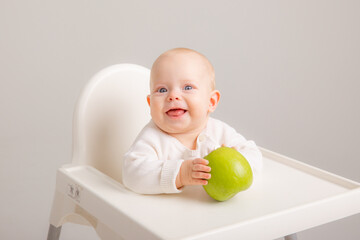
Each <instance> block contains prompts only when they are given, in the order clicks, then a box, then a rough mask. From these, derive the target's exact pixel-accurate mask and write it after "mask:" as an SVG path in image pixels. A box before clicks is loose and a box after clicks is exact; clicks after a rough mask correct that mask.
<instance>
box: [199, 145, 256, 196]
mask: <svg viewBox="0 0 360 240" xmlns="http://www.w3.org/2000/svg"><path fill="white" fill-rule="evenodd" d="M204 158H205V159H206V160H208V161H209V166H210V167H211V178H210V179H209V180H208V184H207V185H204V186H203V187H204V189H205V191H206V192H207V193H208V194H209V195H210V196H211V197H212V198H214V199H215V200H217V201H226V200H228V199H230V198H232V197H233V196H235V195H236V194H237V193H238V192H240V191H244V190H246V189H248V188H249V187H250V186H251V184H252V182H253V173H252V170H251V167H250V164H249V163H248V161H247V160H246V159H245V157H244V156H243V155H242V154H241V153H239V152H238V151H236V150H235V149H233V148H229V147H220V148H218V149H216V150H214V151H212V152H211V153H209V155H207V156H206V157H204Z"/></svg>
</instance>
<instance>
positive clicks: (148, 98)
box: [146, 95, 150, 106]
mask: <svg viewBox="0 0 360 240" xmlns="http://www.w3.org/2000/svg"><path fill="white" fill-rule="evenodd" d="M146 100H147V102H148V104H149V106H150V95H147V97H146Z"/></svg>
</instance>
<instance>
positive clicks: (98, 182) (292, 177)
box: [57, 149, 360, 239]
mask: <svg viewBox="0 0 360 240" xmlns="http://www.w3.org/2000/svg"><path fill="white" fill-rule="evenodd" d="M262 152H263V155H264V172H263V174H262V178H261V179H259V178H258V180H257V181H256V182H255V183H254V185H253V186H252V187H251V188H250V189H249V190H247V191H245V192H242V193H239V194H238V195H236V196H235V197H234V198H232V199H231V200H229V201H226V202H217V201H215V200H213V199H211V198H210V197H209V196H208V195H207V194H206V192H205V191H204V190H203V189H202V187H199V186H196V187H187V188H185V190H184V191H183V192H182V193H180V194H171V195H166V194H162V195H140V194H136V193H133V192H131V191H129V190H127V189H126V188H124V187H123V185H122V184H120V183H119V182H117V181H115V180H113V179H112V178H110V177H108V176H106V175H104V174H103V173H101V172H100V171H98V170H97V169H95V168H93V167H90V166H74V165H68V166H64V167H62V168H60V169H59V170H58V176H57V189H58V190H61V191H62V193H63V194H66V195H67V196H68V197H69V198H71V199H73V201H74V202H76V203H77V204H78V205H79V206H81V207H82V208H83V209H85V210H86V211H87V212H89V213H90V214H91V215H92V216H96V219H97V221H99V222H101V224H103V225H106V226H107V227H108V228H109V229H111V230H112V231H113V232H114V233H116V234H118V235H119V236H122V237H123V238H125V239H220V238H221V239H242V238H243V239H275V238H278V237H281V236H284V235H288V234H290V233H293V232H297V231H301V230H304V229H307V228H310V227H314V226H317V225H320V224H324V223H327V222H330V221H333V220H336V219H339V218H342V217H346V216H349V215H352V214H355V213H358V212H360V205H359V202H360V185H359V184H358V183H355V182H352V181H350V180H346V179H343V178H341V177H338V176H335V175H333V174H330V173H327V172H324V171H322V170H319V169H316V168H314V167H311V166H308V165H306V164H302V163H300V162H297V161H295V160H292V159H289V158H287V157H284V156H281V155H279V154H275V153H272V152H270V151H268V150H265V149H262ZM279 226H281V227H279ZM259 229H261V231H259Z"/></svg>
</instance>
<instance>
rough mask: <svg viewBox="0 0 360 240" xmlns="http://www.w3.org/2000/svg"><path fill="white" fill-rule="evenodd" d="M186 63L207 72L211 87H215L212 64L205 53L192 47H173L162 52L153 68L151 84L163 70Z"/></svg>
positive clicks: (169, 69)
mask: <svg viewBox="0 0 360 240" xmlns="http://www.w3.org/2000/svg"><path fill="white" fill-rule="evenodd" d="M184 65H188V66H189V65H190V66H191V67H195V69H197V70H198V71H201V72H203V73H204V74H206V75H207V76H208V77H206V78H207V79H208V81H209V82H210V84H211V88H212V89H214V87H215V72H214V68H213V66H212V64H211V63H210V61H209V60H208V59H207V58H206V57H205V56H204V55H202V54H201V53H198V52H196V51H194V50H191V49H172V50H169V51H167V52H165V53H163V54H161V55H160V56H159V57H158V58H157V59H156V60H155V62H154V64H153V66H152V68H151V77H150V85H151V83H152V82H153V81H154V80H155V75H158V74H159V73H160V74H161V72H163V71H171V70H172V67H174V66H175V69H176V68H177V66H179V67H183V66H184ZM169 66H170V68H169Z"/></svg>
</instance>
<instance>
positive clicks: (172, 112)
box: [167, 109, 185, 117]
mask: <svg viewBox="0 0 360 240" xmlns="http://www.w3.org/2000/svg"><path fill="white" fill-rule="evenodd" d="M184 113H185V110H183V109H173V110H170V111H168V112H167V114H168V115H169V116H171V117H177V116H180V115H182V114H184Z"/></svg>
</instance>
